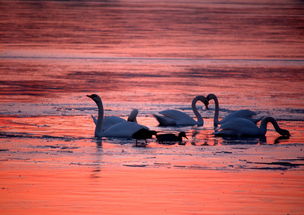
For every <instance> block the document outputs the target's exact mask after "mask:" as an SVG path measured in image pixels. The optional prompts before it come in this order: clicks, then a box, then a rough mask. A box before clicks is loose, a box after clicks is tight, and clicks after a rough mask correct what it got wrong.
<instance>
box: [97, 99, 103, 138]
mask: <svg viewBox="0 0 304 215" xmlns="http://www.w3.org/2000/svg"><path fill="white" fill-rule="evenodd" d="M96 104H97V107H98V117H97V123H96V127H95V137H102V123H103V115H104V110H103V105H102V101H100V102H98V103H96Z"/></svg>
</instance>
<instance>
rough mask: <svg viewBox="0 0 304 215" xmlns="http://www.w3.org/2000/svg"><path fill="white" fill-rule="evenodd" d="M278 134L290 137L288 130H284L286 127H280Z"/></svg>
mask: <svg viewBox="0 0 304 215" xmlns="http://www.w3.org/2000/svg"><path fill="white" fill-rule="evenodd" d="M279 134H281V135H282V136H284V137H290V133H289V131H288V130H286V129H281V130H280V131H279Z"/></svg>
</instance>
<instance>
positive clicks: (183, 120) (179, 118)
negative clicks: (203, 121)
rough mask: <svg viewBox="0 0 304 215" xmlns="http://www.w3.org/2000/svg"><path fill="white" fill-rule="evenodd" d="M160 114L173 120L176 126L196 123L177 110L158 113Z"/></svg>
mask: <svg viewBox="0 0 304 215" xmlns="http://www.w3.org/2000/svg"><path fill="white" fill-rule="evenodd" d="M159 113H160V114H162V115H164V116H165V117H168V118H170V119H173V120H174V121H175V122H176V125H196V124H197V122H196V121H195V120H194V119H192V118H191V117H190V116H189V115H188V114H186V113H184V112H181V111H178V110H164V111H161V112H159Z"/></svg>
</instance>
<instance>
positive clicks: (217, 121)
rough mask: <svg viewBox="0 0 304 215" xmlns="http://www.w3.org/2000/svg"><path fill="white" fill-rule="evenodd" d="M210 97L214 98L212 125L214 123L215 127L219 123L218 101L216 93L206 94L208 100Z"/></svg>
mask: <svg viewBox="0 0 304 215" xmlns="http://www.w3.org/2000/svg"><path fill="white" fill-rule="evenodd" d="M211 99H212V100H214V105H215V111H214V117H213V125H214V128H217V126H218V124H219V111H220V110H219V109H220V107H219V102H218V99H217V97H216V95H214V94H209V95H208V100H211Z"/></svg>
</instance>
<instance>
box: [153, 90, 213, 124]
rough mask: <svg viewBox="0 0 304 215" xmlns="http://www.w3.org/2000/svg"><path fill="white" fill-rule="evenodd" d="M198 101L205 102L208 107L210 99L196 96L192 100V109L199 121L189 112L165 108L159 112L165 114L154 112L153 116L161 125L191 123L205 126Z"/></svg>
mask: <svg viewBox="0 0 304 215" xmlns="http://www.w3.org/2000/svg"><path fill="white" fill-rule="evenodd" d="M198 101H201V102H203V103H204V104H205V106H206V108H208V100H207V99H206V98H205V97H204V96H196V97H195V98H194V99H193V100H192V110H193V113H194V114H195V116H196V118H197V121H195V120H194V119H193V118H192V117H190V116H189V115H188V114H186V113H184V112H181V111H177V110H164V111H161V112H159V113H160V114H162V115H163V116H160V115H157V114H153V116H154V117H155V118H156V119H157V121H158V122H159V125H160V126H189V125H190V126H192V125H198V126H203V125H204V120H203V118H202V116H201V114H200V113H199V112H198V110H197V107H196V103H197V102H198Z"/></svg>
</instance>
